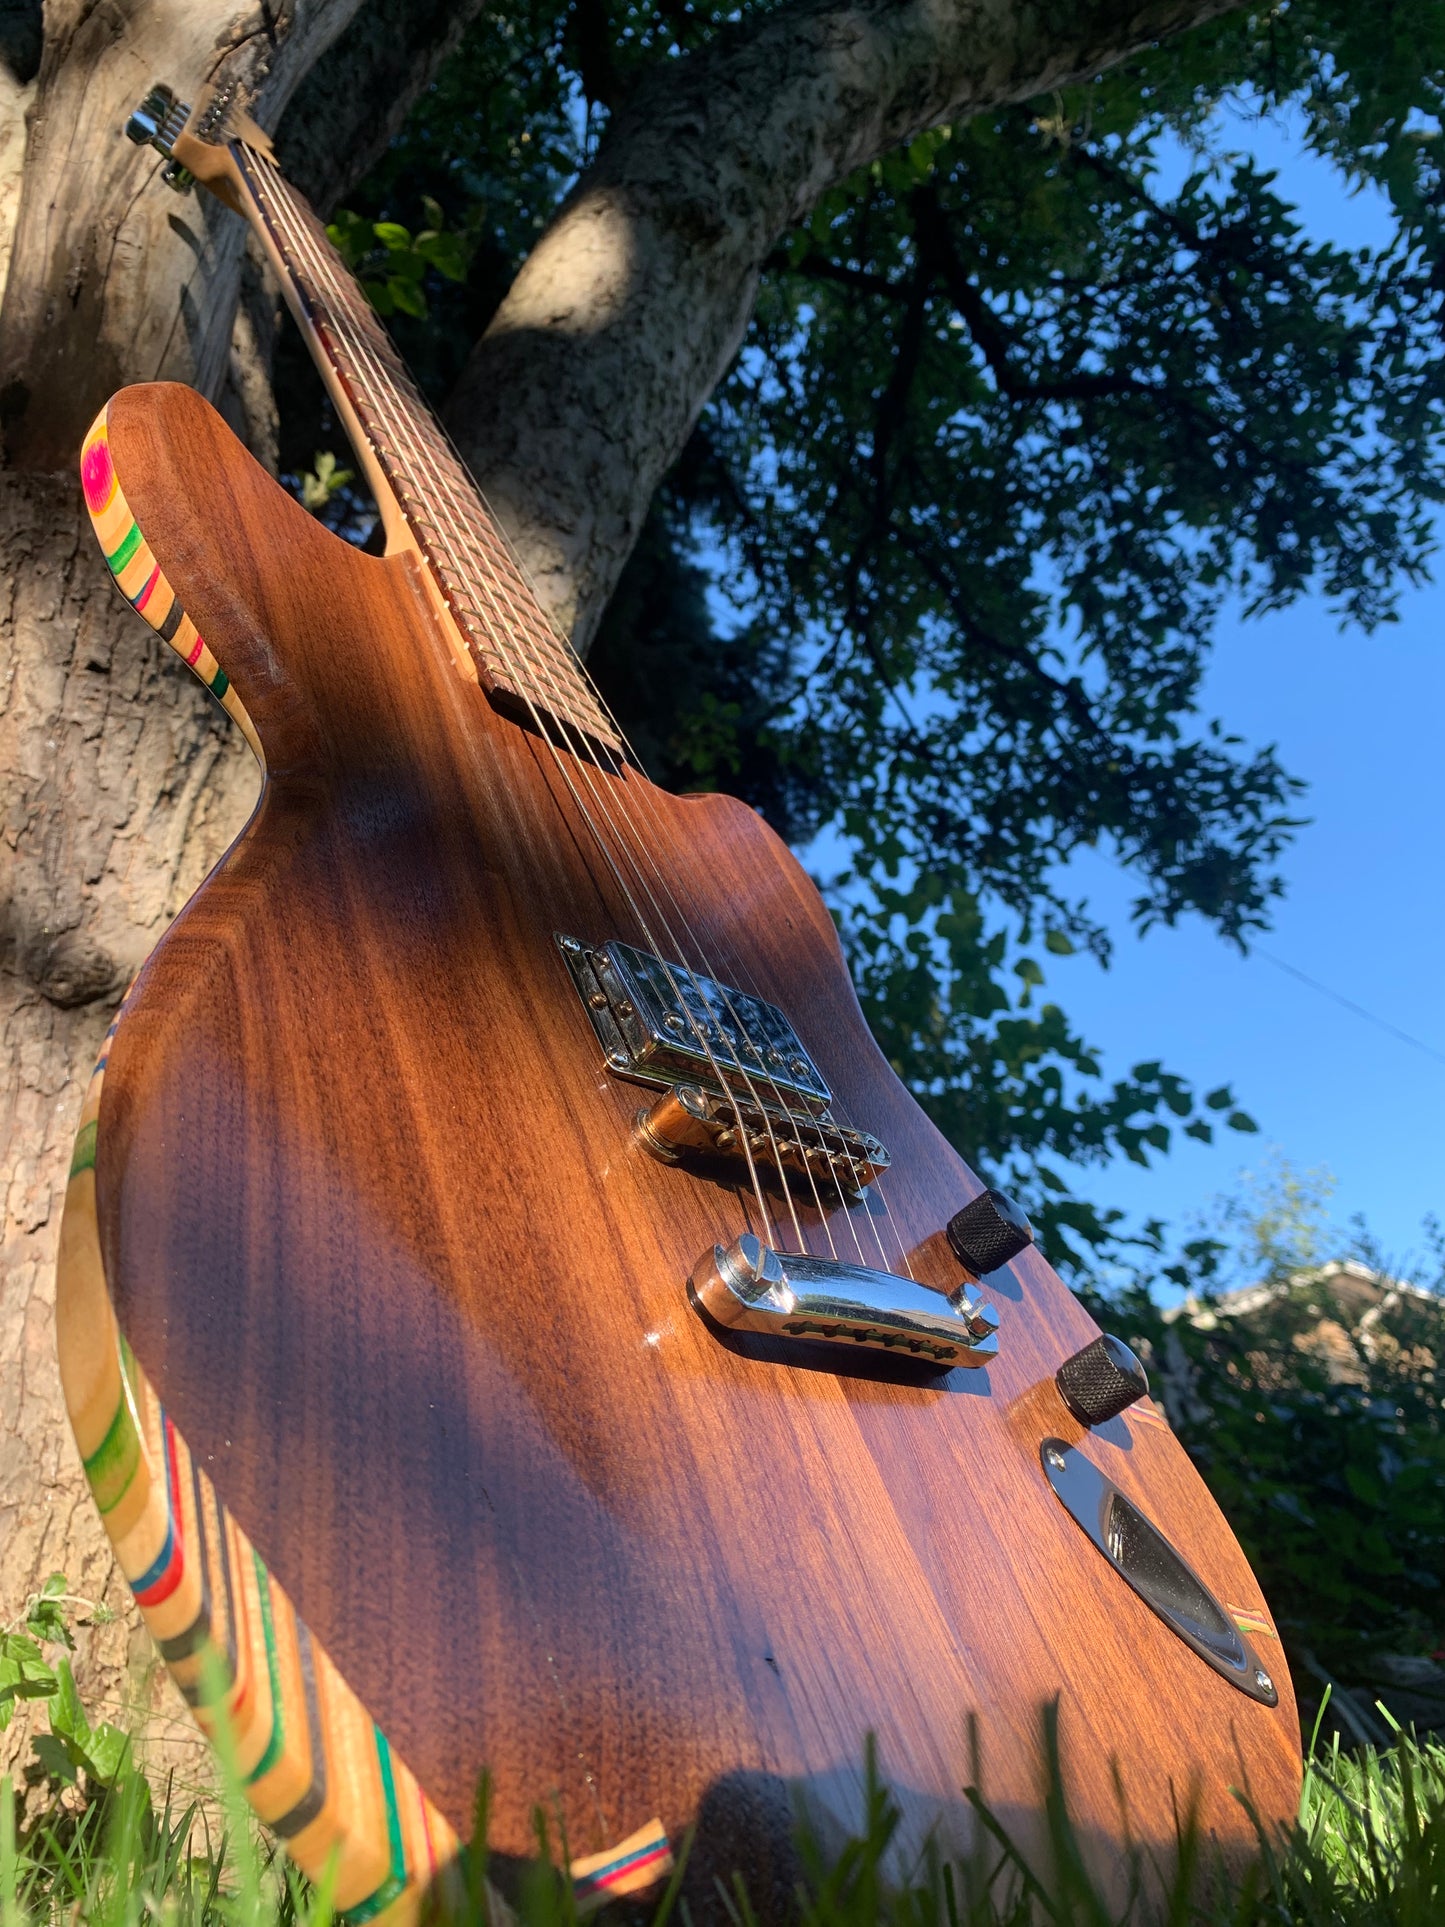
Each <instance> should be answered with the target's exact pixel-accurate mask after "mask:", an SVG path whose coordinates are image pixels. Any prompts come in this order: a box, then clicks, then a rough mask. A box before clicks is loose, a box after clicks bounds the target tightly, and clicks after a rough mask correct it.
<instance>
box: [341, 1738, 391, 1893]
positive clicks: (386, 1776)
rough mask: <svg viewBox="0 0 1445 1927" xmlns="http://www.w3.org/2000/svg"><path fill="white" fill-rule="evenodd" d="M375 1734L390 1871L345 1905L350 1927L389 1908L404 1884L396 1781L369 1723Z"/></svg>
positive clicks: (384, 1748) (385, 1751) (382, 1745)
mask: <svg viewBox="0 0 1445 1927" xmlns="http://www.w3.org/2000/svg"><path fill="white" fill-rule="evenodd" d="M372 1732H373V1733H374V1734H375V1735H376V1757H377V1759H378V1760H379V1761H380V1763H381V1787H382V1791H383V1793H384V1794H385V1795H386V1837H387V1841H388V1843H389V1845H390V1847H391V1872H390V1873H389V1874H388V1875H387V1877H386V1879H385V1880H383V1881H382V1883H381V1885H380V1886H379V1887H378V1888H377V1890H376V1892H375V1893H374V1894H368V1895H367V1897H366V1899H365V1900H360V1901H358V1902H357V1904H356V1905H355V1906H354V1907H348V1908H347V1910H346V1912H345V1913H344V1914H343V1915H342V1916H341V1918H342V1919H343V1920H347V1921H350V1923H351V1927H362V1923H363V1922H365V1921H368V1920H374V1919H375V1918H376V1916H377V1915H378V1914H379V1913H380V1912H381V1910H382V1908H383V1907H389V1906H390V1905H391V1903H392V1901H393V1900H395V1899H396V1897H397V1895H398V1894H399V1893H400V1892H401V1891H402V1889H403V1888H404V1887H405V1885H406V1854H405V1852H404V1850H403V1848H402V1843H401V1814H400V1812H399V1811H398V1810H397V1804H396V1781H395V1779H394V1778H393V1777H392V1771H391V1748H390V1747H389V1746H388V1745H387V1743H386V1735H385V1733H383V1732H382V1730H381V1728H380V1727H379V1726H373V1728H372Z"/></svg>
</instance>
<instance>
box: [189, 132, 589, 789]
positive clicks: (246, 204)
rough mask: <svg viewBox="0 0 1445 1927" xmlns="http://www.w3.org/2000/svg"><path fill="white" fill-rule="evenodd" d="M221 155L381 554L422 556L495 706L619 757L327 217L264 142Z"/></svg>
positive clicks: (560, 740)
mask: <svg viewBox="0 0 1445 1927" xmlns="http://www.w3.org/2000/svg"><path fill="white" fill-rule="evenodd" d="M227 152H228V156H229V160H230V167H229V169H228V170H227V172H228V174H229V176H230V179H229V181H228V183H227V185H229V186H230V187H231V188H232V190H233V192H232V194H231V195H228V196H227V197H226V198H227V199H229V200H231V203H232V205H233V206H236V207H237V208H238V210H239V211H240V212H241V213H242V214H244V215H245V216H246V217H247V218H248V219H249V220H250V221H251V223H252V225H253V227H254V228H255V229H256V231H257V233H258V234H259V236H260V238H261V240H262V242H263V244H264V246H265V248H266V252H267V254H268V256H269V257H270V259H271V262H272V265H273V266H274V268H275V270H276V272H277V274H278V276H279V277H280V280H281V286H282V290H283V293H284V294H285V297H286V301H287V304H288V306H289V307H290V309H291V311H292V313H293V314H294V316H295V317H296V320H297V322H298V324H299V325H300V327H301V330H302V333H303V334H304V336H305V338H306V341H307V345H308V347H309V348H310V350H311V353H312V356H313V358H314V359H315V361H316V363H317V366H318V367H319V369H320V371H321V374H322V377H323V379H324V380H325V381H326V384H327V387H328V389H329V390H330V392H331V396H332V399H333V401H334V402H335V403H336V406H337V410H338V413H339V415H340V416H341V419H342V421H343V422H344V423H345V425H346V427H347V429H348V432H349V433H350V434H351V437H352V440H353V442H354V443H355V445H356V454H357V458H358V460H359V462H360V463H361V466H362V468H363V470H364V471H365V473H366V475H367V479H368V481H369V482H370V483H371V485H372V489H373V492H374V493H375V495H376V497H377V502H378V506H379V508H380V510H381V514H382V518H383V521H384V523H385V526H386V532H387V548H388V551H389V552H391V551H394V550H397V549H410V550H411V551H413V552H414V553H415V555H416V556H417V557H418V558H419V560H420V561H421V563H422V565H423V566H424V568H425V569H426V571H427V574H428V575H429V576H430V578H431V582H432V584H433V586H434V588H435V591H436V594H437V598H438V599H439V600H440V602H441V603H442V604H443V605H444V607H445V610H446V613H447V616H448V617H449V618H450V621H451V623H452V624H453V625H454V627H455V630H456V633H457V635H458V636H459V637H460V638H461V640H462V642H463V643H464V644H465V648H466V652H467V654H468V655H469V657H470V660H471V662H472V663H473V664H474V666H475V670H476V675H477V680H478V681H479V683H480V684H481V686H482V688H483V689H484V690H485V692H486V694H487V696H488V697H489V699H490V700H491V701H492V703H493V704H494V705H495V706H496V707H497V708H498V709H501V710H503V711H504V712H506V713H508V714H510V715H512V716H514V717H515V718H516V719H517V720H519V721H522V722H524V723H529V724H531V725H532V726H533V727H535V728H537V729H538V730H539V731H541V732H542V733H543V734H545V735H546V736H548V737H549V738H550V739H551V740H552V741H553V742H555V743H557V744H558V745H559V746H561V747H563V748H568V749H581V748H585V749H586V751H587V752H588V753H590V754H595V753H596V752H597V751H598V750H599V749H600V750H601V751H602V752H603V753H604V754H605V755H606V757H607V758H608V759H609V760H620V759H622V758H623V757H624V755H625V752H624V750H623V745H622V742H621V740H620V738H619V736H618V733H617V731H616V728H615V727H614V725H613V724H612V722H611V721H610V719H609V718H608V716H607V715H606V712H605V711H604V709H603V707H602V704H601V702H600V701H599V699H598V696H597V694H596V692H595V690H594V689H593V687H592V685H591V682H590V681H589V679H588V678H587V676H586V674H585V672H584V671H583V669H582V667H581V665H580V663H579V662H578V660H577V658H576V656H575V655H574V654H573V652H572V650H571V649H570V648H569V647H568V645H567V643H566V642H565V641H564V640H563V639H562V638H561V637H560V636H559V635H558V634H557V631H556V630H555V629H554V628H553V627H552V625H551V623H550V622H549V621H548V619H547V617H546V615H545V613H544V612H543V610H542V608H541V606H540V604H539V603H538V601H537V598H536V596H535V594H534V593H533V591H532V588H531V586H530V584H529V583H528V582H527V580H526V577H525V576H524V575H523V573H522V571H521V569H520V568H519V566H518V564H517V562H516V560H515V559H514V557H513V555H512V553H511V551H510V549H509V548H508V546H507V543H506V540H505V538H504V536H503V535H502V532H501V530H500V528H499V527H498V525H497V522H496V519H495V517H494V516H493V515H492V512H491V510H490V509H489V508H488V506H487V504H486V502H485V501H484V500H483V498H482V496H481V494H480V492H479V490H478V489H477V486H476V484H475V482H474V481H473V480H472V478H471V476H470V475H469V474H468V473H467V470H466V468H465V466H464V465H463V463H462V461H461V460H460V458H459V457H458V455H457V453H456V451H455V450H454V449H453V447H452V446H451V443H450V442H449V441H448V440H447V437H446V436H445V434H444V433H443V432H442V430H441V428H440V427H439V425H438V423H437V421H436V419H435V417H434V416H433V414H432V412H431V410H430V408H429V407H428V406H427V403H426V401H425V400H424V399H423V397H422V395H421V392H420V390H419V389H418V388H417V386H416V383H415V382H414V381H413V379H412V377H411V375H410V374H409V373H408V371H407V369H406V366H405V364H404V363H403V362H402V360H401V357H400V356H399V355H398V354H397V352H396V349H395V347H394V346H393V345H392V342H391V338H390V337H389V335H388V334H387V332H386V330H385V329H384V328H383V327H382V325H381V322H380V320H379V319H378V317H377V315H376V313H375V311H374V310H373V308H372V306H371V304H370V302H369V301H368V300H367V298H366V296H365V294H364V293H363V291H362V289H361V288H360V287H359V285H358V284H357V282H356V280H355V278H354V277H353V275H352V274H351V272H350V270H349V269H348V268H347V266H346V264H345V262H344V261H343V260H342V258H341V256H340V254H339V253H338V252H337V250H336V249H335V247H334V246H333V245H332V243H331V241H330V239H329V238H328V236H327V233H326V230H325V228H324V227H323V226H322V224H321V222H320V221H319V220H318V219H317V217H316V215H315V213H314V212H313V211H312V209H311V207H310V206H309V205H308V203H307V201H306V200H305V198H304V197H303V196H302V195H301V194H299V193H298V192H297V191H296V189H295V188H293V187H292V186H291V185H290V183H289V182H288V181H287V180H286V179H285V177H284V176H283V175H282V174H281V172H280V170H279V169H278V167H277V166H276V163H275V161H274V160H273V159H272V158H271V156H270V155H269V154H268V153H266V152H264V151H262V150H261V149H260V148H259V147H258V146H254V145H252V144H250V143H249V142H247V141H244V140H232V141H230V142H229V143H228V147H227Z"/></svg>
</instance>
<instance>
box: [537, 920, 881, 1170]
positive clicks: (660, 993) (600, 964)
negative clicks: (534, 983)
mask: <svg viewBox="0 0 1445 1927" xmlns="http://www.w3.org/2000/svg"><path fill="white" fill-rule="evenodd" d="M557 947H558V949H559V950H560V951H561V952H562V956H563V959H564V961H565V962H566V965H567V968H568V970H569V972H570V973H571V977H572V981H573V983H574V984H575V985H576V987H577V991H578V994H579V996H580V997H581V999H582V1003H583V1006H584V1008H585V1009H586V1012H587V1015H588V1018H589V1019H590V1020H591V1024H592V1028H593V1030H594V1031H595V1032H596V1033H597V1040H598V1042H599V1043H600V1044H601V1046H602V1051H603V1056H604V1057H605V1059H606V1061H607V1067H608V1069H609V1070H611V1071H613V1072H614V1073H615V1074H616V1075H617V1076H618V1077H625V1078H628V1079H630V1080H631V1081H633V1082H635V1083H639V1084H649V1085H652V1086H653V1087H654V1088H658V1087H660V1088H661V1090H662V1093H663V1095H662V1096H661V1097H659V1098H658V1099H657V1100H656V1102H655V1103H654V1104H653V1105H652V1106H651V1107H650V1108H649V1109H646V1110H642V1111H639V1112H638V1114H637V1126H638V1133H637V1134H638V1141H639V1142H640V1143H641V1145H642V1146H643V1148H644V1149H645V1150H646V1151H648V1152H649V1153H650V1154H651V1155H652V1156H653V1157H656V1158H660V1159H661V1160H662V1161H663V1162H664V1163H667V1164H676V1163H678V1162H680V1161H683V1160H686V1159H689V1158H697V1157H703V1158H719V1157H721V1158H728V1159H733V1158H737V1159H745V1158H749V1157H751V1159H752V1160H753V1161H754V1162H755V1163H756V1165H757V1168H758V1169H759V1170H760V1171H764V1172H766V1171H773V1172H779V1173H781V1172H786V1171H793V1172H796V1173H799V1174H801V1175H806V1176H809V1177H812V1178H814V1179H818V1178H821V1179H823V1180H824V1181H825V1182H826V1183H827V1184H828V1185H829V1186H830V1188H833V1189H836V1190H837V1191H838V1192H839V1193H840V1195H841V1196H842V1197H844V1198H845V1199H846V1198H848V1197H850V1196H854V1195H856V1194H857V1192H859V1191H860V1190H862V1189H863V1187H864V1186H865V1185H868V1184H870V1183H871V1182H872V1181H873V1179H874V1178H875V1177H877V1175H878V1173H879V1172H880V1171H883V1170H886V1168H887V1166H888V1153H887V1151H886V1150H885V1149H884V1147H883V1145H882V1144H880V1143H879V1141H878V1139H877V1138H876V1137H873V1136H871V1135H870V1134H869V1133H868V1132H867V1131H859V1130H855V1129H853V1127H852V1126H851V1125H846V1124H840V1123H838V1122H837V1121H836V1119H834V1118H833V1116H832V1115H831V1113H830V1111H829V1105H830V1104H831V1102H832V1093H831V1092H830V1091H829V1089H828V1086H827V1085H826V1084H825V1083H824V1081H823V1078H822V1075H821V1073H820V1072H819V1070H818V1067H817V1065H816V1064H815V1063H814V1062H813V1060H812V1058H811V1057H810V1056H809V1055H808V1053H807V1051H806V1050H805V1049H804V1047H803V1043H802V1040H801V1039H800V1038H799V1036H798V1034H797V1032H796V1031H795V1030H794V1029H793V1026H792V1025H791V1024H790V1023H789V1022H788V1019H787V1017H786V1016H785V1015H784V1014H783V1012H782V1011H781V1010H779V1009H778V1007H777V1005H776V1004H770V1003H766V1002H765V1001H764V1000H763V999H762V998H761V997H752V996H749V995H748V994H747V993H746V992H745V991H741V990H736V989H734V988H732V987H731V986H730V985H727V984H723V983H719V982H718V981H717V979H716V978H714V977H708V976H704V975H703V973H702V972H701V971H697V970H692V969H689V968H688V967H687V966H686V965H685V964H677V963H667V962H665V961H664V960H663V959H662V958H661V957H655V956H652V955H651V954H650V953H649V952H647V951H644V950H637V949H634V948H633V946H632V945H631V944H626V943H617V942H613V943H606V944H600V945H596V946H593V945H588V944H584V943H583V942H582V941H581V940H580V938H577V937H568V936H562V935H559V936H558V938H557Z"/></svg>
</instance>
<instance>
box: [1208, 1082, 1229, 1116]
mask: <svg viewBox="0 0 1445 1927" xmlns="http://www.w3.org/2000/svg"><path fill="white" fill-rule="evenodd" d="M1204 1102H1205V1104H1206V1105H1207V1106H1208V1108H1209V1109H1210V1110H1211V1111H1227V1110H1228V1109H1229V1107H1230V1105H1231V1104H1232V1103H1233V1102H1234V1093H1233V1091H1231V1090H1230V1088H1229V1086H1228V1085H1227V1084H1221V1085H1220V1087H1219V1089H1218V1090H1217V1091H1211V1092H1210V1093H1209V1095H1208V1097H1206V1098H1205V1100H1204Z"/></svg>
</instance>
